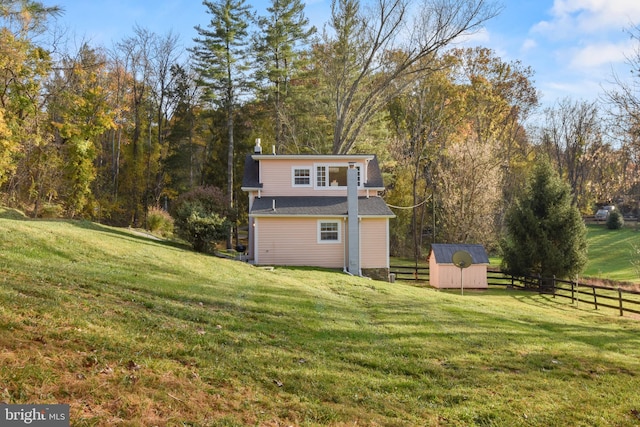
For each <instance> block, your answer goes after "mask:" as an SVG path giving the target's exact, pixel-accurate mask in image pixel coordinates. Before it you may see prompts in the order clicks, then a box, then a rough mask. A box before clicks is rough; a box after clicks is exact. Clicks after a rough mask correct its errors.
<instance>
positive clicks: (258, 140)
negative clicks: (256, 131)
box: [253, 138, 262, 154]
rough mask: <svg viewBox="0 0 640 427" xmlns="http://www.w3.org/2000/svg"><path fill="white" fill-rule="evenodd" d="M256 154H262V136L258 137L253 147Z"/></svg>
mask: <svg viewBox="0 0 640 427" xmlns="http://www.w3.org/2000/svg"><path fill="white" fill-rule="evenodd" d="M253 152H254V154H262V147H261V146H260V138H256V146H255V147H253Z"/></svg>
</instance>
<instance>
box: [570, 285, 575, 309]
mask: <svg viewBox="0 0 640 427" xmlns="http://www.w3.org/2000/svg"><path fill="white" fill-rule="evenodd" d="M570 283H571V304H573V303H574V302H575V299H576V298H575V295H574V293H575V288H574V285H573V280H572V281H571V282H570Z"/></svg>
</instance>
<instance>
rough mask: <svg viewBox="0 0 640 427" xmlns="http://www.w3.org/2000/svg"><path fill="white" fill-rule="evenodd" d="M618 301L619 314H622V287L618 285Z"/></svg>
mask: <svg viewBox="0 0 640 427" xmlns="http://www.w3.org/2000/svg"><path fill="white" fill-rule="evenodd" d="M618 301H620V316H624V311H623V310H622V289H620V288H619V287H618Z"/></svg>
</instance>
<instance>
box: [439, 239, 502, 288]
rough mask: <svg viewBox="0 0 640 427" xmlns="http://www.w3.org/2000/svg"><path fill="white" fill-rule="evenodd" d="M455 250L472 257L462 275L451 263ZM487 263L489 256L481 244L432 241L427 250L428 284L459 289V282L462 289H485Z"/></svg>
mask: <svg viewBox="0 0 640 427" xmlns="http://www.w3.org/2000/svg"><path fill="white" fill-rule="evenodd" d="M457 251H466V252H468V253H469V255H471V259H472V263H471V265H470V266H469V267H467V268H464V269H463V271H462V275H461V274H460V268H459V267H458V266H456V265H455V264H454V263H453V254H454V253H456V252H457ZM488 265H489V257H488V256H487V252H486V250H485V249H484V247H483V246H482V245H474V244H444V243H434V244H432V245H431V251H430V252H429V284H430V285H431V286H433V287H434V288H440V289H443V288H456V289H459V288H460V285H461V284H463V285H464V286H463V287H464V289H486V288H487V287H488V285H487V266H488ZM461 279H462V281H461Z"/></svg>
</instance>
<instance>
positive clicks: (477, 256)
mask: <svg viewBox="0 0 640 427" xmlns="http://www.w3.org/2000/svg"><path fill="white" fill-rule="evenodd" d="M457 251H467V252H468V253H469V254H470V255H471V260H472V261H473V264H489V257H488V256H487V251H485V249H484V246H482V245H476V244H465V243H433V244H431V252H432V253H433V255H434V256H435V257H436V263H437V264H453V259H452V258H453V254H454V253H456V252H457Z"/></svg>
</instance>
